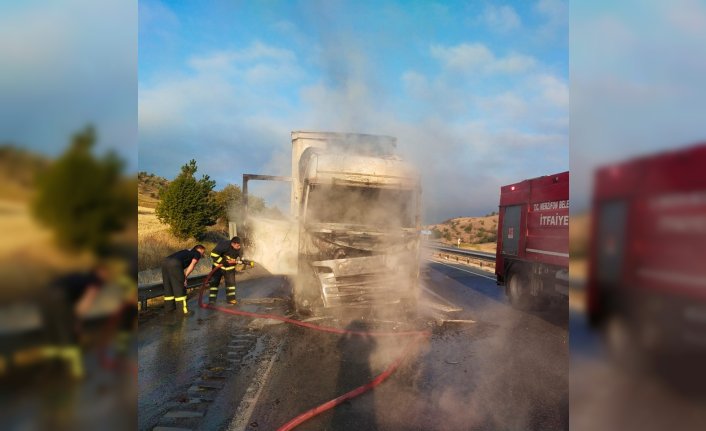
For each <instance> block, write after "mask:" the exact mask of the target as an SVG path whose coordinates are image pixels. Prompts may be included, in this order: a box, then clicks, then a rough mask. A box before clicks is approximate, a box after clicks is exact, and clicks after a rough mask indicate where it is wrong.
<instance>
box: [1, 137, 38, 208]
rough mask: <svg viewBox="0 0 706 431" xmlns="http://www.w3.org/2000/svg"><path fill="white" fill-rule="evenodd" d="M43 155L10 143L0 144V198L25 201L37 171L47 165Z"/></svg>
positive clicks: (32, 188) (30, 191)
mask: <svg viewBox="0 0 706 431" xmlns="http://www.w3.org/2000/svg"><path fill="white" fill-rule="evenodd" d="M49 163H50V162H49V160H48V159H46V158H45V157H44V156H42V155H39V154H36V153H33V152H31V151H27V150H25V149H23V148H20V147H16V146H13V145H10V144H2V145H0V199H4V200H11V201H14V202H27V201H29V200H30V197H31V196H32V194H33V193H34V181H35V178H36V176H37V174H38V173H39V172H41V171H42V170H44V169H45V168H46V167H47V166H49Z"/></svg>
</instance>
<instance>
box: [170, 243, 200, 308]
mask: <svg viewBox="0 0 706 431" xmlns="http://www.w3.org/2000/svg"><path fill="white" fill-rule="evenodd" d="M193 259H196V260H199V259H201V253H199V252H198V251H197V250H193V249H192V250H181V251H177V252H176V253H174V254H170V255H169V256H167V257H165V258H164V260H163V261H162V283H163V284H164V308H165V309H166V310H167V311H173V310H174V309H176V308H177V305H178V306H179V309H180V310H181V311H183V312H184V314H187V313H188V312H189V310H188V309H187V308H186V288H185V287H184V280H185V278H184V269H186V268H187V267H188V266H189V265H191V261H192V260H193Z"/></svg>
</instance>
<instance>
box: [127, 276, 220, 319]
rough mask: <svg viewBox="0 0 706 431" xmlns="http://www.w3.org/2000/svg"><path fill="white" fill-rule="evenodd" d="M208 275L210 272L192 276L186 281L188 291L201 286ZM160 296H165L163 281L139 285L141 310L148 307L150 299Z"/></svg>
mask: <svg viewBox="0 0 706 431" xmlns="http://www.w3.org/2000/svg"><path fill="white" fill-rule="evenodd" d="M207 275H208V274H200V275H194V276H190V277H189V278H188V279H187V283H186V289H187V292H188V290H189V289H194V288H197V287H200V286H201V284H202V283H203V280H204V279H205V278H206V276H207ZM160 296H164V284H163V283H161V282H159V283H150V284H143V285H142V286H138V287H137V299H138V301H140V309H141V310H144V309H145V308H146V307H147V300H148V299H153V298H159V297H160Z"/></svg>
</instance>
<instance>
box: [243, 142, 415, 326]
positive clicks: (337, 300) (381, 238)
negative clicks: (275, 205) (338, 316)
mask: <svg viewBox="0 0 706 431" xmlns="http://www.w3.org/2000/svg"><path fill="white" fill-rule="evenodd" d="M291 139H292V165H291V169H292V171H291V172H292V175H291V177H275V176H263V175H247V174H246V175H244V176H243V190H244V192H245V193H244V194H245V196H247V188H248V181H250V180H253V179H257V180H280V181H290V182H291V198H290V211H289V218H288V219H287V220H268V219H265V218H262V217H257V216H255V215H248V216H247V217H246V222H245V227H246V230H245V232H246V236H247V239H248V242H249V243H250V244H251V250H250V254H251V256H252V258H253V259H254V260H255V261H258V262H260V263H261V264H262V265H263V266H264V267H265V268H266V269H268V270H269V271H270V272H271V273H277V274H286V275H288V276H289V277H290V278H291V280H292V281H293V297H294V298H293V299H294V302H295V304H296V307H297V309H298V310H299V311H301V312H305V313H311V312H312V311H322V310H323V309H330V308H335V307H374V306H376V305H385V306H387V305H390V304H399V305H401V306H403V307H405V308H407V309H408V310H412V309H415V308H416V298H417V294H418V292H417V286H418V280H419V265H420V254H419V253H420V231H421V226H420V223H421V183H420V176H419V173H418V171H417V170H416V169H415V168H414V167H413V166H412V165H410V164H409V163H406V162H405V161H403V160H401V158H400V157H399V156H398V155H397V152H396V146H397V141H396V139H395V138H393V137H388V136H376V135H365V134H351V133H329V132H307V131H295V132H292V134H291ZM246 199H247V198H246Z"/></svg>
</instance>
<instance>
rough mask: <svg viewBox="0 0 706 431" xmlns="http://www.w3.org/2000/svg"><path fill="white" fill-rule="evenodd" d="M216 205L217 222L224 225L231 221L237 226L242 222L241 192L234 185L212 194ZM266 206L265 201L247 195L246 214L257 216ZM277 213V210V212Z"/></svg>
mask: <svg viewBox="0 0 706 431" xmlns="http://www.w3.org/2000/svg"><path fill="white" fill-rule="evenodd" d="M214 199H215V202H216V205H218V216H217V218H218V219H219V220H222V221H223V223H224V224H225V223H226V222H228V221H233V222H236V223H238V224H240V223H242V222H243V215H244V214H243V213H244V208H243V191H242V190H241V189H240V187H239V186H237V185H235V184H228V185H226V186H225V187H223V189H221V190H219V191H217V192H215V193H214ZM266 209H268V208H267V206H266V205H265V200H264V199H263V198H261V197H258V196H253V195H251V194H249V195H248V212H249V213H250V214H259V213H262V212H263V211H265V210H266ZM277 212H279V210H277Z"/></svg>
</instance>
